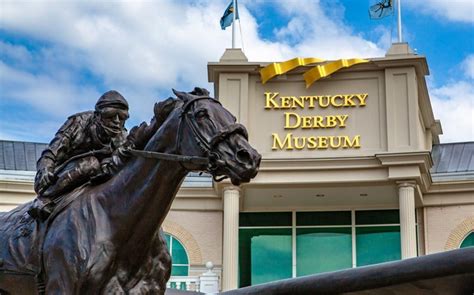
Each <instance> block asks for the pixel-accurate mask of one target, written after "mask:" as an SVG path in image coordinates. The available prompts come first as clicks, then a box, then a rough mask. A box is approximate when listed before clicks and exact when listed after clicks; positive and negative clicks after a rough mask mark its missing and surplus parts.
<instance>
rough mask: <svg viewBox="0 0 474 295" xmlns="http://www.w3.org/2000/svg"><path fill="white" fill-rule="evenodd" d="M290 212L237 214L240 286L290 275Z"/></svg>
mask: <svg viewBox="0 0 474 295" xmlns="http://www.w3.org/2000/svg"><path fill="white" fill-rule="evenodd" d="M291 218H292V217H291V212H269V213H263V214H262V213H241V215H240V221H239V222H240V230H239V269H240V272H239V273H240V286H250V285H256V284H262V283H266V282H270V281H275V280H281V279H287V278H291V277H292V246H291V245H292V240H291V239H292V229H291Z"/></svg>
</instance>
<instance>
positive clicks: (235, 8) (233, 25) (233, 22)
mask: <svg viewBox="0 0 474 295" xmlns="http://www.w3.org/2000/svg"><path fill="white" fill-rule="evenodd" d="M235 2H236V0H232V7H234V12H233V13H232V14H233V18H234V19H233V21H232V48H235V29H236V28H235V19H236V14H237V6H235Z"/></svg>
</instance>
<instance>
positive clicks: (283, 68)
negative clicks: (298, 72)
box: [260, 57, 324, 84]
mask: <svg viewBox="0 0 474 295" xmlns="http://www.w3.org/2000/svg"><path fill="white" fill-rule="evenodd" d="M323 61H324V59H320V58H315V57H308V58H301V57H296V58H293V59H290V60H287V61H284V62H274V63H272V64H269V65H268V66H266V67H264V68H263V69H261V70H260V77H261V78H262V84H265V83H267V81H268V80H270V79H271V78H273V77H275V76H279V75H283V74H285V73H286V72H289V71H291V70H294V69H296V68H297V67H301V66H305V65H309V64H314V63H318V62H323Z"/></svg>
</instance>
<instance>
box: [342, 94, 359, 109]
mask: <svg viewBox="0 0 474 295" xmlns="http://www.w3.org/2000/svg"><path fill="white" fill-rule="evenodd" d="M343 96H344V106H345V107H355V106H356V104H355V102H353V101H352V99H353V98H354V95H353V94H348V95H343Z"/></svg>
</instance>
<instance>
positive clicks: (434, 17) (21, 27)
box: [0, 0, 474, 142]
mask: <svg viewBox="0 0 474 295" xmlns="http://www.w3.org/2000/svg"><path fill="white" fill-rule="evenodd" d="M371 2H373V1H371V0H339V1H337V0H320V1H313V0H286V1H282V0H281V1H277V0H240V1H239V12H240V17H241V27H242V34H243V45H244V51H245V54H246V55H247V57H248V58H249V60H250V61H281V60H286V59H290V58H293V57H296V56H300V57H320V58H325V59H339V58H352V57H381V56H383V55H384V54H385V52H386V51H387V49H388V48H389V46H390V44H391V41H392V40H396V36H397V31H396V18H395V17H387V18H384V19H382V20H378V21H374V20H370V19H369V18H368V12H367V9H368V7H369V3H371ZM421 2H422V4H420V3H421ZM227 4H228V0H226V1H221V0H212V1H211V0H207V1H206V0H199V1H184V0H181V1H171V0H170V1H164V0H157V1H131V0H130V1H103V2H99V1H53V0H50V1H21V0H15V1H6V0H0V139H8V140H24V141H37V142H48V141H49V140H50V139H51V138H52V136H53V135H54V133H55V132H56V130H57V129H58V128H59V127H60V125H61V124H62V123H63V122H64V121H65V119H66V117H67V116H68V115H70V114H73V113H75V112H79V111H84V110H88V109H92V108H93V106H94V104H95V102H96V100H97V98H98V97H99V96H100V95H101V94H102V93H103V92H105V91H107V90H110V89H116V90H118V91H120V92H121V93H122V94H123V95H124V96H125V97H126V98H127V99H128V100H129V102H130V106H131V110H130V112H131V118H130V120H129V121H128V122H127V126H128V127H131V126H133V125H135V124H137V123H139V122H141V121H148V120H149V119H150V117H151V116H152V106H153V102H154V101H157V100H162V99H164V98H167V97H168V96H170V95H171V88H176V89H180V90H190V89H192V87H194V86H197V85H199V86H204V87H207V88H209V89H212V85H210V84H209V83H208V82H207V67H206V64H207V62H209V61H217V60H218V59H219V58H220V56H221V55H222V53H223V52H224V50H225V48H227V47H230V44H231V35H230V34H231V32H230V29H227V30H226V31H222V30H221V29H220V26H219V19H220V16H221V15H222V13H223V12H224V10H225V7H226V6H227ZM402 18H403V32H404V40H405V41H407V42H408V43H409V45H410V47H411V48H413V49H415V50H416V52H417V53H418V54H421V55H424V56H426V57H427V59H428V64H429V66H430V72H431V75H430V76H429V77H427V81H428V84H429V91H430V96H431V100H432V104H433V109H434V114H435V117H436V118H438V119H441V122H442V125H443V129H444V135H443V136H442V137H441V138H442V141H444V142H453V141H472V140H474V85H473V79H474V2H473V1H472V0H451V1H444V0H425V1H419V0H404V1H403V0H402ZM239 39H240V38H239ZM237 43H238V44H242V42H241V40H238V42H237Z"/></svg>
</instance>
